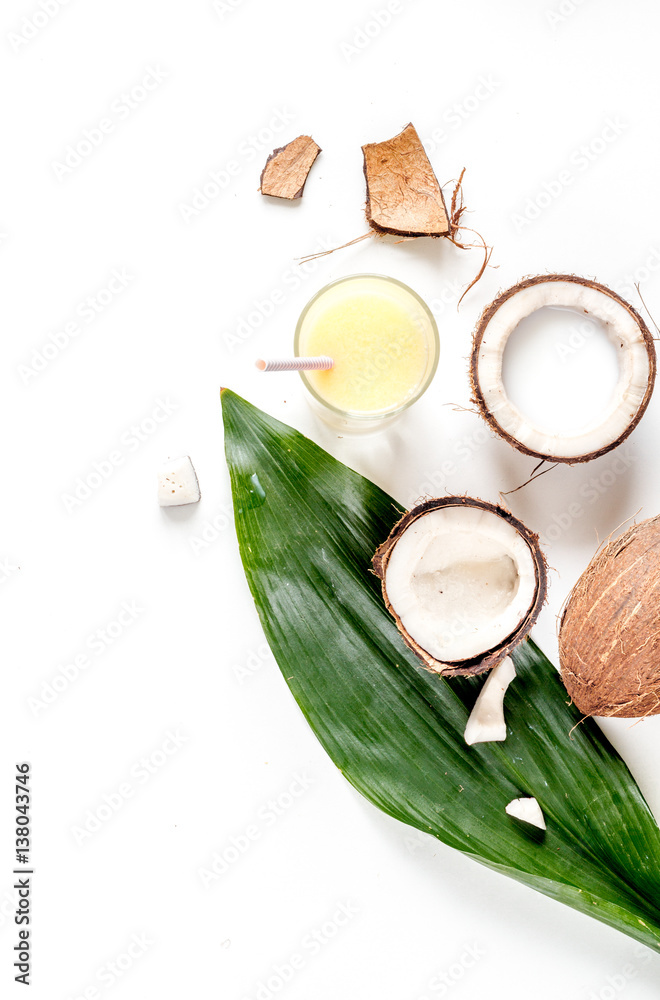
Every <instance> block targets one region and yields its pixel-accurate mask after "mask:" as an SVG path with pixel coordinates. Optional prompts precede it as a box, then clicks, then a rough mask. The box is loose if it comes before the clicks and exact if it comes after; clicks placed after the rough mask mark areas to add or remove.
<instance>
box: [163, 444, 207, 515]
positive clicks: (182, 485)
mask: <svg viewBox="0 0 660 1000" xmlns="http://www.w3.org/2000/svg"><path fill="white" fill-rule="evenodd" d="M200 496H201V493H200V492H199V483H198V481H197V473H196V472H195V469H194V466H193V464H192V462H191V461H190V457H189V456H188V455H184V456H183V457H182V458H175V459H172V460H171V461H169V462H168V463H167V465H164V466H163V468H162V469H161V470H160V472H159V473H158V503H159V504H160V506H161V507H180V506H182V505H183V504H186V503H197V501H198V500H199V498H200Z"/></svg>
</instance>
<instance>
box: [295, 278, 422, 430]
mask: <svg viewBox="0 0 660 1000" xmlns="http://www.w3.org/2000/svg"><path fill="white" fill-rule="evenodd" d="M317 305H318V306H319V308H317V309H316V310H315V314H314V316H313V317H310V323H309V329H308V330H307V331H306V333H305V336H304V338H303V343H302V344H301V347H302V353H304V354H306V355H312V356H313V355H320V354H327V355H329V356H330V357H331V358H332V359H333V361H334V365H333V367H332V368H331V369H330V370H329V371H314V372H308V373H307V376H308V379H309V383H310V385H312V386H313V388H314V389H315V391H316V392H317V393H318V395H319V396H321V397H322V398H323V399H324V400H325V401H326V402H328V403H330V405H332V406H335V407H337V408H338V409H341V410H349V411H353V412H356V411H357V412H369V411H380V410H389V409H397V408H398V407H399V406H402V405H403V404H404V403H405V402H406V400H407V399H409V398H410V397H411V396H413V395H414V393H415V391H416V389H417V388H418V386H419V385H420V382H421V381H422V380H423V378H424V375H425V372H426V366H427V358H428V348H427V338H426V336H425V333H424V327H423V322H422V318H421V315H420V313H419V310H418V309H417V311H414V310H413V307H412V306H411V308H410V309H407V308H405V307H404V306H403V305H401V304H400V303H399V302H398V301H396V299H395V298H394V297H389V296H388V295H387V294H379V293H377V292H366V291H362V292H360V291H355V292H350V291H349V292H344V294H342V295H341V296H340V297H339V300H338V301H334V302H332V301H330V302H329V303H328V305H327V306H322V303H321V301H319V302H318V303H317Z"/></svg>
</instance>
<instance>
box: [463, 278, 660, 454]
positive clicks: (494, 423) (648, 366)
mask: <svg viewBox="0 0 660 1000" xmlns="http://www.w3.org/2000/svg"><path fill="white" fill-rule="evenodd" d="M544 306H564V307H568V308H570V309H574V310H575V311H576V312H581V313H588V314H590V315H592V316H594V317H595V318H596V319H598V320H600V322H601V323H602V324H603V326H604V328H605V331H606V333H607V335H608V337H609V338H610V340H611V341H612V342H613V343H614V344H615V346H616V348H617V353H618V356H619V381H618V383H617V386H616V388H615V390H614V393H613V395H612V399H611V401H610V404H609V407H608V409H607V411H606V412H605V413H604V414H602V416H600V417H599V419H597V420H594V421H592V422H591V423H590V424H588V425H587V426H583V427H578V428H576V429H575V431H573V432H569V433H565V432H563V433H560V434H552V433H548V431H547V430H542V429H541V428H539V427H536V426H535V425H534V424H533V423H532V422H531V421H530V420H529V419H528V418H527V417H526V416H525V415H524V414H523V413H521V411H520V410H519V409H518V408H517V407H516V406H514V404H513V403H512V402H511V400H510V399H509V398H508V396H507V394H506V391H505V389H504V381H503V373H502V367H503V358H504V349H505V347H506V345H507V341H508V339H509V337H510V336H511V334H512V333H513V331H514V330H515V329H516V327H517V326H518V324H519V323H520V322H521V321H522V320H523V319H525V317H526V316H529V315H530V314H531V313H533V312H536V311H537V309H542V308H543V307H544ZM655 372H656V358H655V347H654V344H653V338H652V336H651V333H650V331H649V330H648V328H647V326H646V324H645V323H644V320H643V319H642V317H641V316H640V315H639V313H638V312H637V311H636V310H635V309H634V308H633V307H632V306H631V305H630V304H629V303H628V302H626V301H625V299H622V298H621V296H620V295H617V294H616V292H613V291H612V290H611V289H610V288H607V287H606V286H605V285H599V284H597V282H595V281H589V280H588V279H586V278H578V277H576V276H575V275H571V274H544V275H539V276H538V277H534V278H527V279H526V280H525V281H521V282H520V283H519V284H517V285H514V286H513V287H512V288H509V289H508V290H507V291H506V292H503V293H502V294H501V295H500V296H499V297H498V298H497V299H495V301H494V302H492V303H491V304H490V305H489V306H488V307H487V308H486V310H485V311H484V313H483V315H482V317H481V319H480V320H479V323H478V325H477V328H476V330H475V333H474V340H473V346H472V354H471V357H470V379H471V382H472V391H473V398H474V402H475V403H476V405H477V406H478V408H479V411H480V413H481V416H482V417H483V418H484V420H485V421H486V422H487V423H488V425H489V427H490V428H491V430H493V431H495V433H496V434H498V435H499V436H500V437H502V438H504V439H505V440H506V441H508V442H509V444H511V445H513V447H514V448H517V449H518V451H522V452H524V453H525V454H526V455H532V456H533V457H534V458H538V459H545V460H546V461H548V462H566V463H568V464H573V463H575V462H588V461H590V460H591V459H592V458H598V456H599V455H604V454H605V453H606V452H608V451H611V449H612V448H616V447H617V446H618V445H620V444H621V442H622V441H624V440H625V439H626V438H627V437H628V435H629V434H630V433H631V431H633V430H634V428H635V427H636V426H637V424H638V423H639V421H640V420H641V418H642V416H643V414H644V411H645V410H646V407H647V406H648V403H649V400H650V398H651V393H652V391H653V385H654V382H655Z"/></svg>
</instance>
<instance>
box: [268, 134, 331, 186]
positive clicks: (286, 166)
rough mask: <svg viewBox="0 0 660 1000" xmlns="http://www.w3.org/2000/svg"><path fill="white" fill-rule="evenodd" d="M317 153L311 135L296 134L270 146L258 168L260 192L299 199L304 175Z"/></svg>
mask: <svg viewBox="0 0 660 1000" xmlns="http://www.w3.org/2000/svg"><path fill="white" fill-rule="evenodd" d="M320 152H321V147H320V146H317V144H316V143H315V142H314V140H313V139H312V137H311V136H309V135H299V136H298V138H297V139H292V140H291V142H289V143H287V145H286V146H280V148H279V149H274V150H273V152H272V153H271V154H270V156H269V157H268V159H267V160H266V165H265V167H264V169H263V170H262V171H261V188H260V190H261V193H262V194H267V195H270V196H271V197H272V198H286V199H288V200H289V201H294V200H295V199H296V198H302V195H303V190H304V187H305V181H306V180H307V175H308V174H309V172H310V170H311V169H312V165H313V163H314V160H315V159H316V157H317V156H318V155H319V153H320Z"/></svg>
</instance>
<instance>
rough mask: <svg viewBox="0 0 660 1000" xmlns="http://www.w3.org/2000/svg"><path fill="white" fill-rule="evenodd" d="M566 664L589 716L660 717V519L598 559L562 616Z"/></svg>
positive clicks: (565, 674)
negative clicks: (658, 715)
mask: <svg viewBox="0 0 660 1000" xmlns="http://www.w3.org/2000/svg"><path fill="white" fill-rule="evenodd" d="M559 658H560V663H561V673H562V679H563V681H564V684H565V685H566V689H567V691H568V693H569V694H570V696H571V698H572V699H573V702H574V703H575V704H576V705H577V707H578V708H579V709H580V711H581V712H583V713H584V715H600V716H617V717H620V718H640V717H643V716H646V715H657V714H659V713H660V516H657V517H652V518H650V519H649V520H648V521H642V523H641V524H636V525H634V526H633V527H632V528H629V529H628V531H626V532H625V533H624V534H623V535H621V536H620V537H619V538H617V539H616V541H614V542H610V543H609V545H606V546H605V548H603V549H601V550H600V552H598V553H596V555H595V556H594V558H593V559H592V560H591V562H590V563H589V565H588V566H587V568H586V570H585V572H584V573H583V574H582V576H581V577H580V579H579V580H578V582H577V584H576V585H575V587H574V589H573V591H572V593H571V595H570V597H569V600H568V603H567V605H566V608H565V610H564V613H563V615H562V618H561V622H560V627H559Z"/></svg>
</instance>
